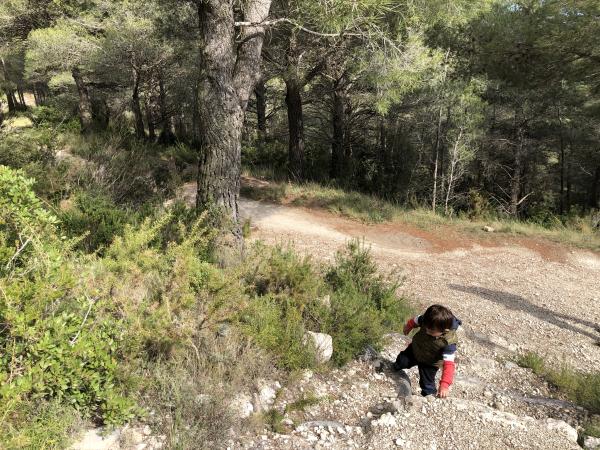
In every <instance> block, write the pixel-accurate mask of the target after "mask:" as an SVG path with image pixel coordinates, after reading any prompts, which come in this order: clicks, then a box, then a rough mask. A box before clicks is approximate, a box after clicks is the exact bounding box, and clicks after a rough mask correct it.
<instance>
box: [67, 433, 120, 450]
mask: <svg viewBox="0 0 600 450" xmlns="http://www.w3.org/2000/svg"><path fill="white" fill-rule="evenodd" d="M101 433H102V429H100V428H96V429H93V430H88V431H87V432H86V433H85V434H84V435H83V437H82V439H81V440H80V441H78V442H77V443H75V444H73V445H72V446H71V450H117V449H119V448H120V446H119V438H120V437H121V430H115V431H113V432H112V433H110V434H108V435H106V436H102V435H101Z"/></svg>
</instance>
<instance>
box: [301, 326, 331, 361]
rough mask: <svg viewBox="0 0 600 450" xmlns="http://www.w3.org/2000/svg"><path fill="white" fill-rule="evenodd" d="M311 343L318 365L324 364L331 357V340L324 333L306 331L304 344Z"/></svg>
mask: <svg viewBox="0 0 600 450" xmlns="http://www.w3.org/2000/svg"><path fill="white" fill-rule="evenodd" d="M309 342H311V343H312V345H314V347H315V357H316V360H317V362H318V363H320V364H322V363H326V362H327V361H329V360H330V359H331V355H333V338H332V337H331V336H330V335H328V334H325V333H315V332H313V331H307V332H306V334H305V335H304V343H305V344H308V343H309Z"/></svg>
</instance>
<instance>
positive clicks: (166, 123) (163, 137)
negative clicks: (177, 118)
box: [158, 75, 197, 145]
mask: <svg viewBox="0 0 600 450" xmlns="http://www.w3.org/2000/svg"><path fill="white" fill-rule="evenodd" d="M158 104H159V107H160V123H161V130H160V137H159V141H160V143H161V144H166V145H168V144H172V143H173V142H175V134H173V130H172V127H173V124H172V121H171V115H170V114H169V111H168V108H167V93H166V89H165V83H164V81H163V77H162V75H161V76H160V77H159V79H158ZM194 107H197V102H196V105H195V106H194Z"/></svg>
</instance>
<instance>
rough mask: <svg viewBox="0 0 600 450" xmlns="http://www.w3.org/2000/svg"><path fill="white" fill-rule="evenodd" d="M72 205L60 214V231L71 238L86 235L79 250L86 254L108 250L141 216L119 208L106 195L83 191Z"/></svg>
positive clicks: (80, 243)
mask: <svg viewBox="0 0 600 450" xmlns="http://www.w3.org/2000/svg"><path fill="white" fill-rule="evenodd" d="M71 202H72V204H71V207H70V208H68V209H66V210H64V211H62V212H61V214H60V220H61V229H62V230H63V231H64V232H65V233H66V234H67V235H69V236H72V237H77V236H85V237H84V238H83V239H81V240H80V241H79V247H80V248H82V249H83V250H85V251H87V252H93V251H96V250H98V249H100V248H102V247H106V246H107V245H109V244H110V243H111V242H112V240H113V238H114V237H115V236H116V235H119V234H121V233H122V232H123V229H124V227H125V225H126V224H129V223H134V222H135V221H136V220H137V219H138V214H135V213H134V212H132V211H131V210H129V209H125V208H121V207H119V206H117V205H116V204H115V203H114V201H113V200H112V199H111V198H110V197H108V196H106V195H102V194H91V193H88V192H80V193H78V194H75V195H74V197H73V198H72V199H71Z"/></svg>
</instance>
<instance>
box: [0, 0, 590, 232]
mask: <svg viewBox="0 0 600 450" xmlns="http://www.w3.org/2000/svg"><path fill="white" fill-rule="evenodd" d="M0 8H1V9H0V36H1V41H0V42H1V43H2V47H1V55H2V81H1V83H2V84H1V86H2V89H3V91H4V93H5V96H6V97H5V100H3V102H6V105H7V107H8V111H9V113H13V112H14V111H18V110H20V109H24V108H25V103H26V98H25V97H26V95H27V94H28V93H32V94H33V96H34V98H35V102H36V104H42V105H47V106H49V107H52V108H55V109H57V110H58V111H61V112H64V113H68V112H77V114H78V116H79V121H80V127H81V131H82V132H83V133H97V132H101V131H105V130H115V129H119V130H123V129H125V130H131V133H132V134H134V135H135V136H136V137H137V138H139V139H142V140H147V141H152V142H158V143H162V144H173V143H175V142H178V143H181V144H185V145H186V146H188V147H189V148H190V149H192V151H193V153H194V154H196V155H198V180H199V184H198V186H199V188H198V192H199V194H200V195H199V199H198V201H199V204H207V203H208V202H216V203H217V204H221V205H225V206H226V207H227V208H229V209H230V210H231V211H233V214H234V216H235V214H236V212H235V211H236V206H235V204H236V198H237V195H238V192H239V173H240V168H241V165H242V164H244V165H246V166H248V167H249V168H251V169H254V170H257V171H260V170H261V169H262V170H263V171H265V170H266V171H267V172H269V173H271V174H274V175H275V176H277V177H285V176H287V177H289V178H290V179H292V180H295V181H302V180H314V181H319V182H325V183H333V184H335V185H338V186H341V187H344V188H349V189H355V190H360V191H363V192H367V193H373V194H376V195H378V196H381V197H383V198H385V199H389V200H392V201H394V202H397V203H401V204H407V205H413V206H417V205H418V206H424V205H428V206H429V207H431V208H433V209H434V210H439V211H440V212H443V213H445V214H453V213H455V212H459V211H470V210H478V209H482V208H483V209H487V210H489V211H493V212H496V213H498V214H501V215H507V216H513V217H521V218H535V219H536V220H539V221H542V222H543V221H549V220H551V218H550V216H552V215H558V216H564V215H568V214H582V213H586V212H589V211H590V210H593V209H595V208H598V206H599V202H600V152H599V151H598V149H599V147H598V146H599V136H598V133H599V117H600V113H599V111H600V109H599V108H600V106H599V103H598V99H599V94H600V84H599V83H600V79H599V75H598V72H597V64H598V60H599V58H600V54H599V51H600V50H599V48H600V44H599V42H598V39H599V38H598V36H600V33H599V27H600V23H599V21H598V15H599V14H600V11H599V9H598V5H597V4H596V3H595V2H593V1H583V0H572V1H541V2H540V1H531V2H511V1H491V0H482V1H477V2H473V1H452V2H445V1H418V0H417V1H407V2H397V1H389V0H360V1H351V2H350V1H342V0H340V1H327V2H313V1H281V2H279V1H273V2H271V1H245V2H234V1H214V2H213V1H196V2H194V1H183V0H182V1H175V2H174V1H160V0H154V1H152V2H137V1H133V0H131V1H100V0H98V1H91V0H90V1H69V0H61V1H44V0H35V1H33V0H10V1H5V2H3V4H2V6H0Z"/></svg>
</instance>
